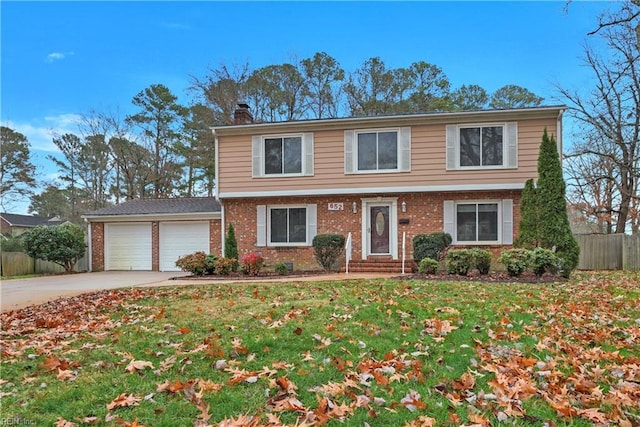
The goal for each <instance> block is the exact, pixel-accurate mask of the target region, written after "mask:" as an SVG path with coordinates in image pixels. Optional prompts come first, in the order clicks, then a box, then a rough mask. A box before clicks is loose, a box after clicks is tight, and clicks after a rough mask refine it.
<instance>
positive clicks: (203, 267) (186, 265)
mask: <svg viewBox="0 0 640 427" xmlns="http://www.w3.org/2000/svg"><path fill="white" fill-rule="evenodd" d="M206 258H207V256H206V255H205V254H204V252H201V251H200V252H194V253H192V254H189V255H185V256H182V257H180V258H178V260H177V261H176V267H178V268H179V269H180V270H182V271H187V272H189V273H191V274H193V275H194V276H202V275H203V274H204V273H205V272H206V271H207V261H206Z"/></svg>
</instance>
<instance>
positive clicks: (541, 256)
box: [529, 248, 559, 277]
mask: <svg viewBox="0 0 640 427" xmlns="http://www.w3.org/2000/svg"><path fill="white" fill-rule="evenodd" d="M558 261H559V260H558V257H557V256H556V255H555V254H554V253H553V252H552V251H551V250H549V249H544V248H535V249H534V250H532V251H530V252H529V265H530V266H531V268H532V269H533V272H534V273H535V275H536V276H538V277H540V276H542V275H543V274H544V273H545V271H550V272H552V273H555V272H556V271H557V269H558Z"/></svg>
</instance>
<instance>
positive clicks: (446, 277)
mask: <svg viewBox="0 0 640 427" xmlns="http://www.w3.org/2000/svg"><path fill="white" fill-rule="evenodd" d="M325 274H327V272H326V271H322V270H309V271H296V272H293V273H289V274H284V275H280V274H277V273H275V272H273V271H266V272H260V273H259V274H258V275H257V276H249V275H246V274H242V273H240V272H236V273H231V274H229V275H226V276H215V275H205V276H183V277H174V278H172V279H171V280H202V281H225V280H242V281H254V280H265V279H282V280H286V279H287V278H296V277H312V276H322V275H325ZM392 279H397V280H429V281H438V282H447V281H465V282H487V283H555V282H566V281H567V279H565V278H564V277H562V276H555V275H553V274H549V273H545V274H543V275H542V276H540V277H537V276H536V275H535V274H533V273H531V272H525V273H523V274H522V275H521V276H519V277H512V276H509V274H507V273H506V272H504V271H493V272H490V273H489V274H480V273H478V272H477V271H471V272H469V274H468V275H466V276H460V275H457V274H447V273H446V272H444V271H443V272H439V273H437V274H418V273H413V274H405V275H404V276H401V275H398V276H395V277H392Z"/></svg>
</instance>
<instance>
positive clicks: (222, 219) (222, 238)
mask: <svg viewBox="0 0 640 427" xmlns="http://www.w3.org/2000/svg"><path fill="white" fill-rule="evenodd" d="M211 131H212V132H213V138H214V151H215V156H216V157H215V161H214V164H215V169H216V170H215V172H216V177H215V188H214V191H215V193H214V194H215V198H216V200H217V201H218V203H220V253H221V254H222V256H223V257H224V256H225V253H224V244H225V238H226V236H225V216H224V203H222V200H220V197H219V196H220V192H219V191H218V184H219V183H220V179H219V178H220V177H219V176H218V175H219V173H220V169H219V166H220V159H219V153H220V151H219V149H220V141H219V140H218V135H216V129H215V128H211Z"/></svg>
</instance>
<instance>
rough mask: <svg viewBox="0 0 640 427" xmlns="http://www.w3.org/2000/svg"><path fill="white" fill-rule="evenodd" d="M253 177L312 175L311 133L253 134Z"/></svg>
mask: <svg viewBox="0 0 640 427" xmlns="http://www.w3.org/2000/svg"><path fill="white" fill-rule="evenodd" d="M252 145H253V148H252V150H253V177H283V176H305V175H313V134H312V133H303V134H296V135H269V136H254V137H253V139H252Z"/></svg>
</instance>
